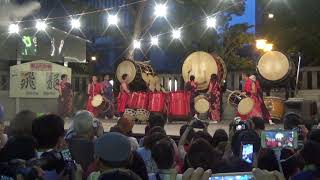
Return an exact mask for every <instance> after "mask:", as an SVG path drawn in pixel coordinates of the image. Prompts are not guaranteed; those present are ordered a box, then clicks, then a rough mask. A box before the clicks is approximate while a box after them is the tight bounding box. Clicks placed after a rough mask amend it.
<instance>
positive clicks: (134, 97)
mask: <svg viewBox="0 0 320 180" xmlns="http://www.w3.org/2000/svg"><path fill="white" fill-rule="evenodd" d="M127 107H128V108H131V109H148V93H146V92H133V93H131V94H130V97H129V100H128V103H127Z"/></svg>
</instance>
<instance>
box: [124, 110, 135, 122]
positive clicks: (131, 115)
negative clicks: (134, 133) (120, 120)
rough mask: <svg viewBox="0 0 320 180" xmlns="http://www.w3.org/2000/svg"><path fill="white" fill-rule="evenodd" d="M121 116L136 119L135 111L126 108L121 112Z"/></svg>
mask: <svg viewBox="0 0 320 180" xmlns="http://www.w3.org/2000/svg"><path fill="white" fill-rule="evenodd" d="M123 117H124V118H127V119H129V120H133V121H134V120H136V111H135V110H133V109H129V108H126V110H125V112H124V113H123Z"/></svg>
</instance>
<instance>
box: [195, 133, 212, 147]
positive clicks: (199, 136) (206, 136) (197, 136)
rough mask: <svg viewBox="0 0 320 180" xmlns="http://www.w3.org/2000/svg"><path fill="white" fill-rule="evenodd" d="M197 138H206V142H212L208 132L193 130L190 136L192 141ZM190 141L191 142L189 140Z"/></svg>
mask: <svg viewBox="0 0 320 180" xmlns="http://www.w3.org/2000/svg"><path fill="white" fill-rule="evenodd" d="M197 139H204V140H206V141H207V142H208V143H210V144H212V137H211V135H210V134H209V133H207V132H204V131H198V132H195V133H194V135H193V138H192V141H195V140H197ZM191 143H192V142H191Z"/></svg>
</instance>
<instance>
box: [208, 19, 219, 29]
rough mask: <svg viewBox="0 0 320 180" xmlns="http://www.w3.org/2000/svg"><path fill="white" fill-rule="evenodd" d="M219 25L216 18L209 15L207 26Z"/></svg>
mask: <svg viewBox="0 0 320 180" xmlns="http://www.w3.org/2000/svg"><path fill="white" fill-rule="evenodd" d="M216 25H217V21H216V18H214V17H208V18H207V27H208V28H215V27H216Z"/></svg>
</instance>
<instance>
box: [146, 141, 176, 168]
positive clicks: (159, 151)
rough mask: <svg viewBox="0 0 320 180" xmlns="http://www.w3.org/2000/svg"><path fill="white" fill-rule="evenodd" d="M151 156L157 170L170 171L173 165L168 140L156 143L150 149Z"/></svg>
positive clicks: (172, 156) (170, 144)
mask: <svg viewBox="0 0 320 180" xmlns="http://www.w3.org/2000/svg"><path fill="white" fill-rule="evenodd" d="M151 155H152V158H153V160H154V161H155V162H156V164H157V167H158V168H159V169H171V168H172V167H173V165H174V156H175V153H174V150H173V147H172V143H171V142H170V141H169V140H168V139H163V140H160V141H158V142H156V143H155V144H154V145H153V146H152V148H151Z"/></svg>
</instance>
